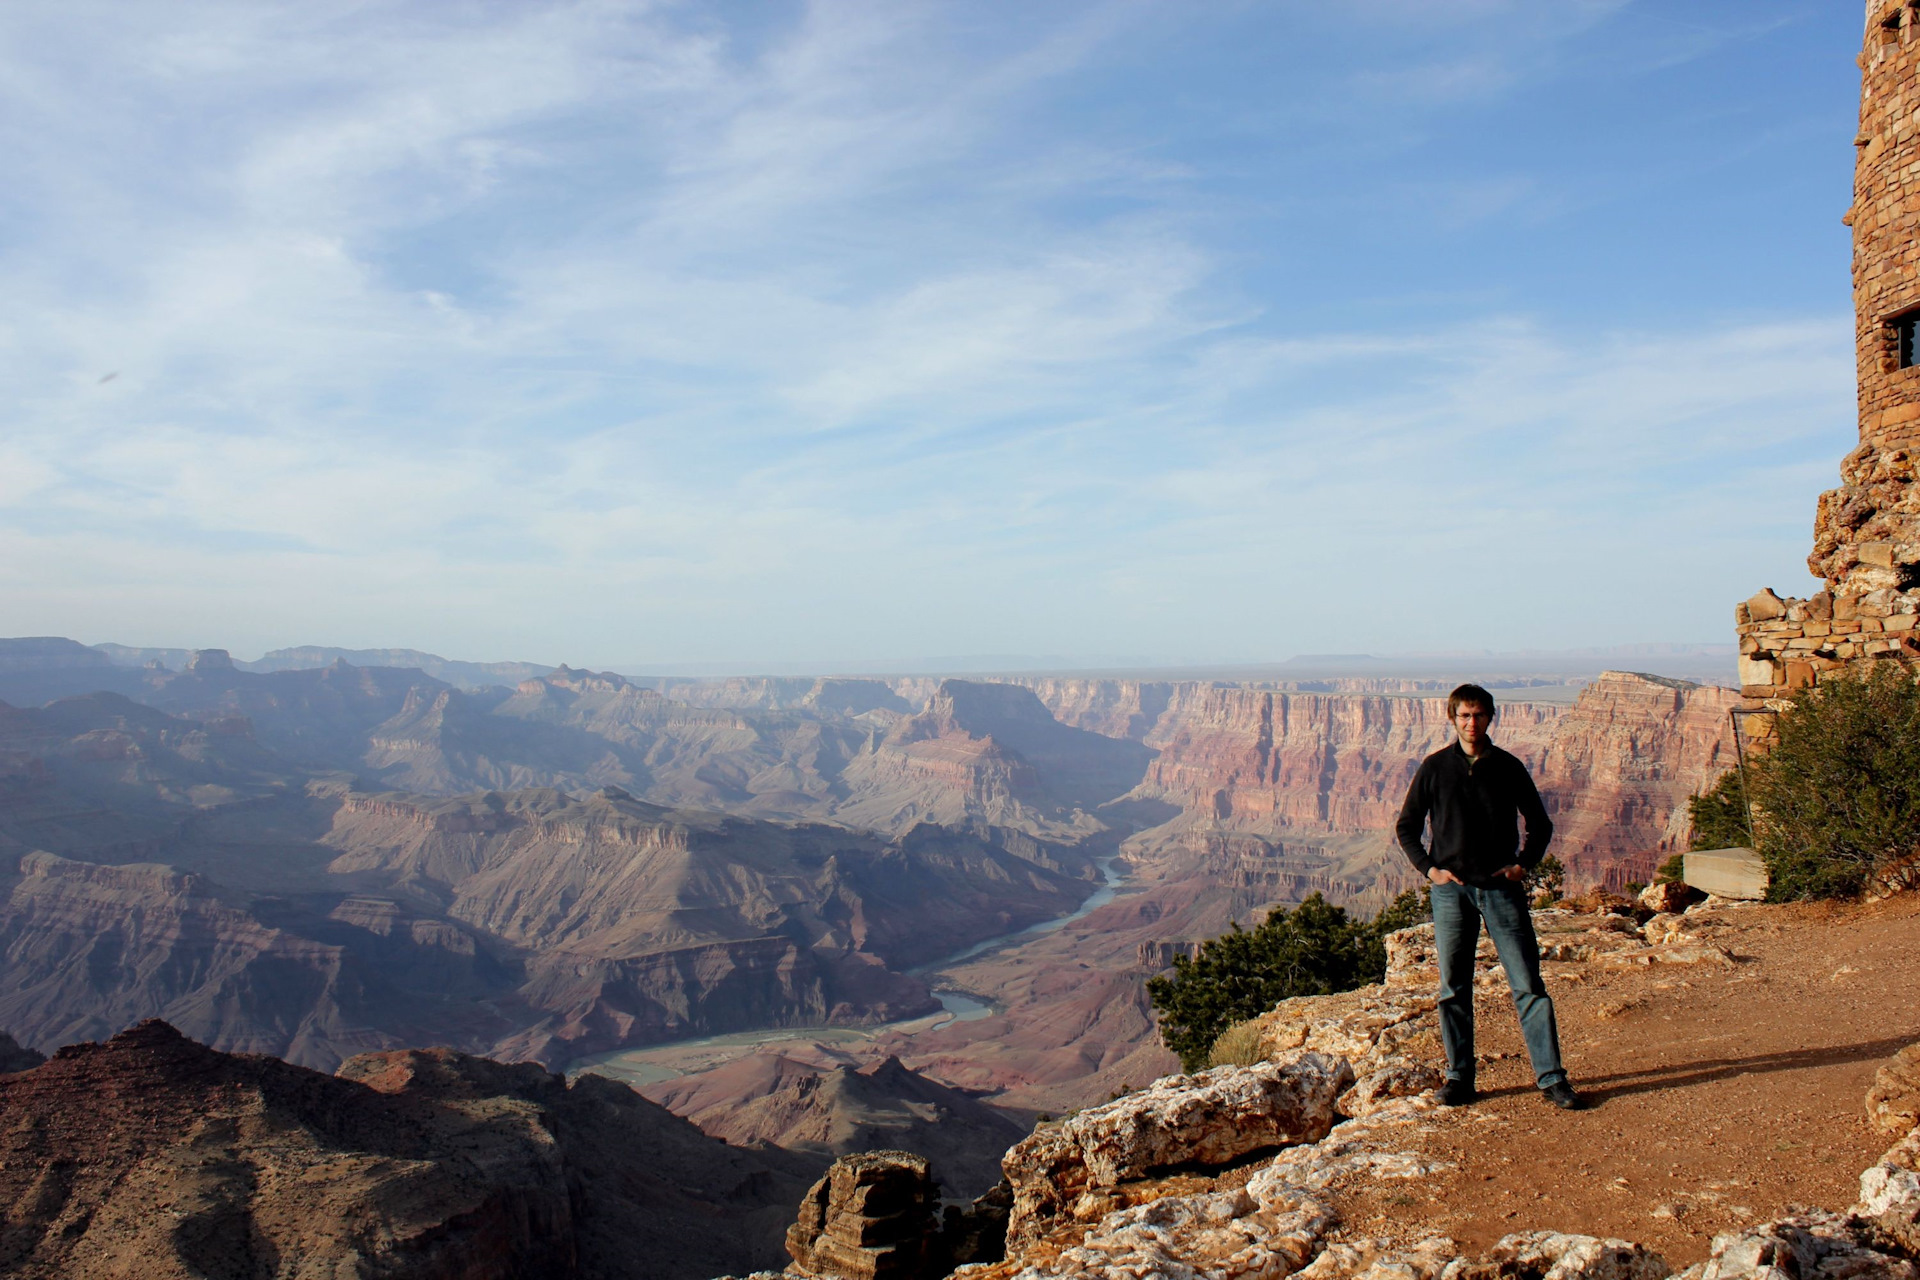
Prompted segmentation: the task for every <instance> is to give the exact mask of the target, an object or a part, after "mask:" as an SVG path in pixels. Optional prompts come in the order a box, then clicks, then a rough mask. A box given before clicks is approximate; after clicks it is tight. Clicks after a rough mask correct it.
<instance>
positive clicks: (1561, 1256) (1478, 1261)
mask: <svg viewBox="0 0 1920 1280" xmlns="http://www.w3.org/2000/svg"><path fill="white" fill-rule="evenodd" d="M1672 1274H1673V1268H1672V1267H1670V1266H1668V1265H1667V1260H1666V1259H1665V1258H1663V1257H1661V1256H1660V1255H1659V1254H1657V1253H1655V1252H1653V1251H1652V1250H1651V1249H1648V1248H1647V1247H1646V1246H1645V1245H1640V1244H1634V1243H1633V1242H1632V1241H1630V1240H1605V1239H1601V1238H1599V1237H1596V1236H1576V1235H1564V1234H1562V1233H1560V1232H1557V1231H1522V1232H1519V1233H1517V1234H1515V1235H1510V1236H1505V1237H1503V1238H1502V1239H1501V1240H1500V1242H1499V1243H1498V1244H1496V1245H1494V1246H1493V1248H1491V1249H1489V1250H1487V1252H1486V1253H1485V1254H1483V1255H1482V1256H1480V1257H1478V1258H1456V1259H1455V1260H1454V1261H1452V1262H1450V1263H1448V1264H1447V1268H1446V1270H1444V1271H1442V1272H1441V1273H1440V1280H1517V1278H1518V1277H1526V1278H1527V1280H1536V1278H1537V1280H1665V1278H1666V1277H1667V1276H1669V1275H1672Z"/></svg>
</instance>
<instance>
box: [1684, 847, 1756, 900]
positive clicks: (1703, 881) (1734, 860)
mask: <svg viewBox="0 0 1920 1280" xmlns="http://www.w3.org/2000/svg"><path fill="white" fill-rule="evenodd" d="M1680 878H1681V879H1683V880H1685V881H1686V882H1687V883H1688V884H1690V885H1692V886H1693V887H1694V888H1696V889H1698V890H1700V891H1701V892H1703V893H1712V894H1718V895H1719V896H1720V897H1722V898H1745V899H1749V900H1755V899H1760V898H1764V897H1766V896H1767V883H1768V876H1767V865H1766V863H1764V862H1762V861H1760V855H1759V854H1757V853H1755V852H1754V851H1753V850H1751V849H1695V850H1693V851H1692V852H1690V853H1688V854H1687V858H1686V870H1685V871H1684V872H1682V873H1681V877H1680Z"/></svg>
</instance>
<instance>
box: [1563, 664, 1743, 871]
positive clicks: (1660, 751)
mask: <svg viewBox="0 0 1920 1280" xmlns="http://www.w3.org/2000/svg"><path fill="white" fill-rule="evenodd" d="M1739 705H1740V695H1739V691H1738V690H1735V689H1722V688H1716V687H1714V686H1711V685H1696V684H1690V683H1688V682H1687V681H1684V680H1663V679H1661V678H1660V677H1658V676H1642V675H1629V674H1627V673H1625V672H1620V671H1609V672H1606V673H1605V674H1603V675H1602V676H1601V677H1600V678H1599V679H1598V680H1596V681H1594V682H1593V683H1592V684H1591V685H1589V686H1588V687H1587V688H1586V689H1584V690H1582V691H1581V694H1580V698H1579V700H1578V701H1577V702H1575V703H1574V705H1573V707H1572V708H1571V709H1570V710H1568V711H1567V713H1566V714H1565V715H1564V716H1562V717H1561V718H1560V720H1559V722H1558V723H1557V724H1556V725H1555V726H1554V731H1553V736H1552V738H1551V739H1550V740H1549V741H1548V743H1547V745H1546V749H1545V751H1543V752H1542V753H1541V755H1540V756H1539V758H1538V763H1537V765H1536V768H1535V778H1536V780H1537V781H1538V783H1539V785H1540V793H1541V796H1542V798H1543V799H1545V800H1546V802H1547V812H1548V813H1549V814H1550V815H1552V817H1553V821H1554V845H1553V848H1554V852H1555V854H1556V855H1557V856H1558V857H1559V859H1560V861H1561V862H1562V863H1564V864H1565V865H1566V868H1567V874H1568V880H1569V882H1570V883H1572V884H1578V885H1588V884H1606V885H1609V886H1611V887H1613V888H1616V889H1618V888H1621V887H1622V886H1624V885H1625V884H1626V883H1627V882H1629V881H1639V882H1641V883H1643V884H1644V883H1647V882H1649V881H1651V880H1652V879H1653V872H1654V869H1655V868H1656V867H1657V866H1659V864H1660V863H1661V861H1663V860H1664V859H1665V858H1666V857H1667V856H1669V855H1670V854H1672V853H1674V852H1676V851H1679V850H1684V849H1685V848H1686V847H1687V843H1688V840H1689V838H1690V836H1691V834H1692V822H1691V819H1690V818H1689V817H1688V813H1687V803H1686V802H1687V798H1688V797H1689V796H1693V795H1697V794H1699V793H1700V792H1703V791H1705V790H1707V789H1708V788H1709V787H1711V786H1712V785H1713V783H1714V781H1715V780H1716V779H1718V778H1719V776H1720V775H1721V774H1723V773H1725V772H1726V771H1727V770H1729V769H1731V768H1733V767H1734V765H1735V745H1734V739H1733V732H1732V728H1731V725H1730V722H1729V719H1728V713H1729V712H1730V711H1731V710H1732V709H1733V708H1734V707H1737V706H1739Z"/></svg>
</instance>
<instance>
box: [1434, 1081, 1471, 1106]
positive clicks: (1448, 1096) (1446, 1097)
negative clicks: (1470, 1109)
mask: <svg viewBox="0 0 1920 1280" xmlns="http://www.w3.org/2000/svg"><path fill="white" fill-rule="evenodd" d="M1479 1100H1480V1095H1479V1094H1478V1093H1476V1092H1474V1088H1473V1086H1472V1085H1470V1084H1468V1083H1467V1082H1466V1081H1465V1080H1449V1081H1447V1083H1446V1085H1445V1086H1444V1087H1443V1088H1442V1089H1441V1090H1440V1102H1441V1104H1442V1105H1443V1106H1449V1107H1464V1106H1466V1105H1467V1104H1468V1103H1470V1102H1478V1101H1479Z"/></svg>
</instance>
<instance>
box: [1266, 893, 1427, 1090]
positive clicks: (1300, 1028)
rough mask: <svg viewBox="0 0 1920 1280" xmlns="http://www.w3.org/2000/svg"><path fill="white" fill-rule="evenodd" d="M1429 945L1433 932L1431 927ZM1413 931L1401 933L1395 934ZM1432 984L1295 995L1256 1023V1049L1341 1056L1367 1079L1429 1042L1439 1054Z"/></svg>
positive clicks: (1271, 1052) (1273, 1054) (1383, 985)
mask: <svg viewBox="0 0 1920 1280" xmlns="http://www.w3.org/2000/svg"><path fill="white" fill-rule="evenodd" d="M1427 928H1428V934H1429V939H1428V940H1429V944H1430V943H1431V933H1432V927H1431V926H1428V927H1427ZM1411 932H1415V931H1414V930H1404V929H1403V930H1401V931H1400V933H1396V934H1393V935H1391V936H1392V937H1395V938H1398V937H1400V936H1401V934H1404V933H1411ZM1432 985H1433V984H1432V982H1431V981H1428V982H1425V983H1422V984H1421V985H1420V987H1418V988H1410V987H1395V986H1393V985H1392V984H1391V983H1390V982H1389V983H1376V984H1374V985H1373V986H1368V987H1360V988H1357V989H1356V990H1353V991H1343V992H1340V993H1339V994H1337V995H1330V996H1295V997H1293V998H1292V999H1289V1000H1282V1001H1281V1002H1280V1003H1279V1004H1277V1005H1275V1006H1274V1007H1273V1008H1272V1009H1271V1010H1270V1011H1268V1012H1267V1013H1263V1014H1261V1015H1260V1016H1259V1017H1258V1018H1256V1019H1254V1025H1255V1027H1256V1029H1257V1042H1258V1050H1259V1052H1260V1054H1261V1055H1262V1056H1264V1057H1269V1058H1272V1057H1278V1056H1280V1055H1281V1054H1285V1053H1289V1052H1292V1051H1294V1050H1298V1049H1309V1050H1313V1051H1315V1052H1318V1053H1329V1054H1337V1055H1339V1056H1340V1057H1343V1058H1346V1059H1347V1060H1348V1061H1350V1062H1352V1063H1353V1064H1354V1070H1355V1072H1356V1073H1359V1074H1365V1073H1367V1072H1369V1071H1371V1070H1373V1069H1374V1068H1375V1067H1376V1066H1377V1065H1379V1063H1381V1062H1383V1061H1385V1060H1387V1059H1394V1060H1398V1059H1400V1058H1403V1057H1405V1056H1407V1054H1408V1052H1409V1050H1410V1049H1418V1048H1419V1047H1420V1045H1421V1044H1422V1043H1424V1042H1426V1041H1431V1042H1432V1043H1431V1044H1430V1045H1429V1046H1428V1047H1429V1048H1431V1049H1432V1050H1433V1051H1434V1053H1435V1054H1436V1055H1437V1054H1438V1051H1439V1023H1438V1021H1437V1019H1436V1016H1435V1014H1434V1009H1435V1008H1436V1002H1435V998H1434V993H1433V990H1432Z"/></svg>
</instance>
